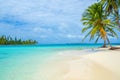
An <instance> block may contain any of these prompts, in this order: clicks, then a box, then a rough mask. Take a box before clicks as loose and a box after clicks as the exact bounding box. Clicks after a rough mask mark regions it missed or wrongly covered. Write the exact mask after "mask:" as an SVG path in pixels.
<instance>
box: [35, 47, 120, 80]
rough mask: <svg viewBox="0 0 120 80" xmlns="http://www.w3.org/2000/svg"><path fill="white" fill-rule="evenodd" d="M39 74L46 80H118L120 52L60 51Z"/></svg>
mask: <svg viewBox="0 0 120 80" xmlns="http://www.w3.org/2000/svg"><path fill="white" fill-rule="evenodd" d="M38 72H39V71H38ZM40 72H41V73H42V77H43V76H46V80H120V50H108V49H87V50H70V51H62V52H59V53H58V54H57V55H55V56H54V57H51V58H50V59H49V62H48V63H47V64H46V65H45V67H44V68H43V69H42V71H40ZM36 74H39V73H36ZM36 74H35V75H36ZM37 76H38V75H36V80H39V78H38V79H37ZM44 79H45V78H44Z"/></svg>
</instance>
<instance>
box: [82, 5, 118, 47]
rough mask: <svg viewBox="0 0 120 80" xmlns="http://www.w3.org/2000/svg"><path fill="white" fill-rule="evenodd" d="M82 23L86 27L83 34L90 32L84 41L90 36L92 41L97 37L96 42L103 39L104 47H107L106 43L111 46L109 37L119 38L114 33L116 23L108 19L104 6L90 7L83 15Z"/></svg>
mask: <svg viewBox="0 0 120 80" xmlns="http://www.w3.org/2000/svg"><path fill="white" fill-rule="evenodd" d="M81 21H82V22H83V25H85V26H86V27H84V28H83V29H82V32H86V31H89V32H88V33H87V35H86V36H85V37H84V39H85V38H86V37H88V36H89V35H90V40H92V39H94V38H95V36H96V41H95V42H97V41H98V40H99V39H103V40H104V45H103V47H106V42H108V43H109V44H110V41H109V39H108V36H112V37H114V36H116V37H118V36H117V34H116V33H115V32H114V29H115V26H114V23H113V22H112V21H111V20H110V19H107V16H106V13H105V12H104V10H103V6H102V5H101V4H100V3H95V4H93V5H91V6H90V7H88V9H86V10H85V12H84V13H83V16H82V20H81ZM84 39H83V40H84Z"/></svg>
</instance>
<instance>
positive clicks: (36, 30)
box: [0, 0, 120, 44]
mask: <svg viewBox="0 0 120 80" xmlns="http://www.w3.org/2000/svg"><path fill="white" fill-rule="evenodd" d="M96 1H97V0H82V1H81V0H0V35H6V36H8V35H10V36H12V37H17V38H22V39H33V40H37V41H38V42H39V44H63V43H82V39H83V37H84V36H85V34H83V33H82V32H81V30H82V28H83V27H85V26H83V25H82V22H80V19H81V16H82V14H83V12H84V10H85V9H86V8H87V7H88V6H90V5H91V4H93V3H95V2H96ZM119 41H120V39H118V40H117V39H116V38H111V42H113V43H115V42H116V43H117V42H119ZM92 42H94V41H91V42H89V40H88V39H86V40H85V41H84V43H92ZM99 42H102V40H100V41H99Z"/></svg>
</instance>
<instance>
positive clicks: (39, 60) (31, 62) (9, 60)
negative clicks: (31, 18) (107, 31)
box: [0, 45, 100, 80]
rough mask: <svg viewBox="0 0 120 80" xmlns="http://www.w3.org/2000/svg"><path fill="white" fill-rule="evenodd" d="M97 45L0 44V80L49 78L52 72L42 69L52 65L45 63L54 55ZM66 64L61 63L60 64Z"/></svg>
mask: <svg viewBox="0 0 120 80" xmlns="http://www.w3.org/2000/svg"><path fill="white" fill-rule="evenodd" d="M98 46H100V45H90V46H86V45H54V46H50V45H49V46H40V45H37V46H0V80H50V79H47V76H49V75H50V74H52V72H45V73H44V70H43V69H46V70H45V71H47V69H50V68H52V66H54V65H52V64H51V66H48V65H46V64H49V60H50V59H52V58H53V56H54V55H56V54H57V53H59V52H60V51H63V50H72V49H73V50H76V49H86V48H91V47H93V48H94V47H98ZM54 58H56V57H54ZM58 65H59V66H60V64H58ZM58 65H57V66H58ZM66 65H67V64H64V63H62V66H66ZM64 68H65V67H64ZM57 70H59V69H57V68H56V69H55V70H54V71H53V72H54V73H56V71H57ZM65 70H66V68H65ZM48 71H49V70H48ZM46 73H49V75H48V74H46ZM56 74H57V73H56ZM58 74H59V73H58Z"/></svg>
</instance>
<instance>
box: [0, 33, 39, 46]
mask: <svg viewBox="0 0 120 80" xmlns="http://www.w3.org/2000/svg"><path fill="white" fill-rule="evenodd" d="M37 43H38V42H37V41H36V40H30V39H29V40H22V39H17V38H16V37H15V38H12V37H11V36H4V35H2V36H0V45H30V44H37Z"/></svg>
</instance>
